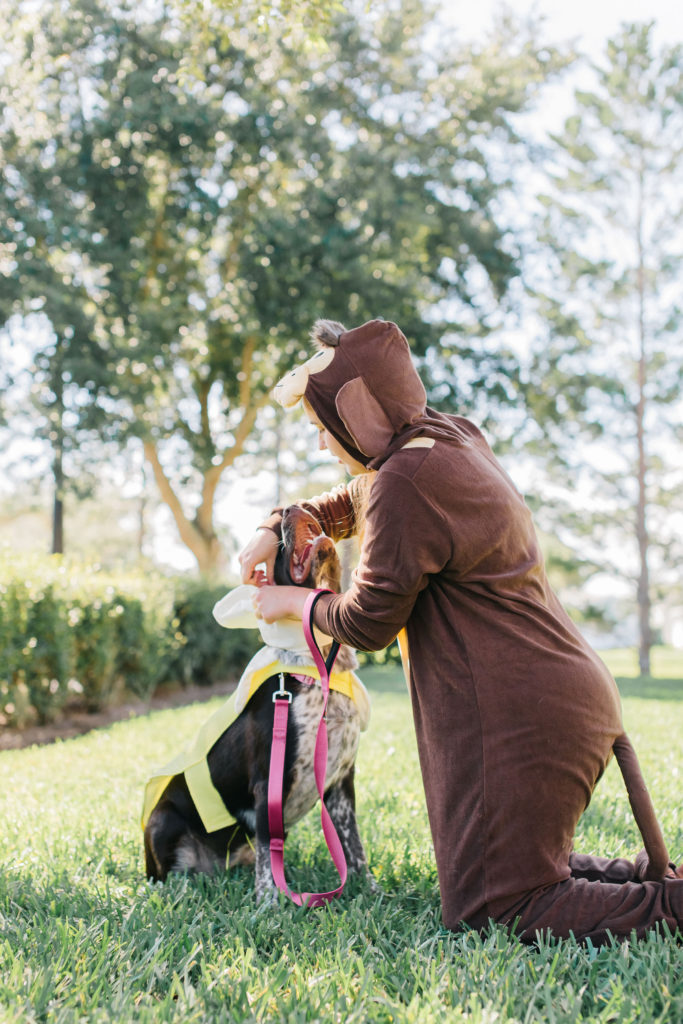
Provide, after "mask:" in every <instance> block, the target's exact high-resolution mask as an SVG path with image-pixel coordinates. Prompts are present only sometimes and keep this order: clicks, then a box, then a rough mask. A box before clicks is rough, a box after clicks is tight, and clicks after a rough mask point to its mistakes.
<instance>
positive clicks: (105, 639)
mask: <svg viewBox="0 0 683 1024" xmlns="http://www.w3.org/2000/svg"><path fill="white" fill-rule="evenodd" d="M224 592H225V588H223V587H209V586H207V585H205V584H202V583H201V582H195V581H188V580H187V579H185V578H181V579H177V578H176V579H172V578H168V577H165V576H162V575H161V574H160V573H154V572H148V571H143V570H142V569H140V570H137V571H127V572H125V573H113V572H103V571H102V570H101V569H100V568H99V567H98V566H97V565H83V564H76V563H73V562H71V561H69V560H68V559H65V558H61V557H58V556H50V557H39V556H35V555H34V556H29V557H19V556H16V555H14V554H13V553H10V552H4V557H3V558H2V560H1V561H0V725H19V726H25V725H28V724H30V723H31V722H34V721H38V722H48V721H50V720H51V719H53V718H55V717H56V716H57V715H59V713H60V712H61V711H62V710H63V709H64V707H65V705H66V703H67V701H73V700H78V701H79V703H81V704H83V705H84V706H85V707H86V708H88V709H89V710H91V711H97V710H100V709H102V708H104V707H107V706H108V705H110V704H112V703H114V702H115V701H117V700H119V699H120V698H121V696H122V695H124V694H125V693H126V692H128V693H131V694H134V695H136V696H138V697H142V698H143V699H146V698H148V697H150V696H151V694H152V693H153V692H154V690H155V689H156V687H157V686H158V685H159V683H161V682H164V683H170V684H175V683H178V684H180V685H183V686H188V685H191V684H199V685H205V686H210V685H212V684H214V683H216V682H223V681H225V680H226V679H228V680H236V679H237V678H238V677H239V675H240V674H241V672H242V670H243V668H244V666H245V664H246V662H247V661H248V660H249V658H250V657H251V656H252V654H253V653H254V652H255V651H256V649H257V648H258V647H259V646H260V640H259V635H258V633H257V632H256V631H255V630H226V629H222V628H221V627H220V626H219V625H218V623H217V622H216V621H215V619H214V618H213V615H212V609H213V606H214V604H215V602H216V601H217V600H218V598H220V597H222V596H223V594H224Z"/></svg>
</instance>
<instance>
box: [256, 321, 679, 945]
mask: <svg viewBox="0 0 683 1024" xmlns="http://www.w3.org/2000/svg"><path fill="white" fill-rule="evenodd" d="M373 338H376V339H377V345H374V344H373ZM394 351H395V352H396V360H395V364H396V365H394V359H393V357H392V353H393V352H394ZM340 353H341V354H342V358H339V354H340ZM377 353H379V354H380V356H381V359H380V361H379V365H378V362H377ZM406 360H407V362H406ZM409 362H410V356H409V350H408V347H407V344H406V342H405V339H404V338H403V335H402V334H401V332H400V331H399V330H398V328H397V327H396V326H395V325H394V324H385V323H384V322H382V321H373V322H371V324H365V325H363V327H362V328H358V329H357V330H356V331H350V332H348V333H347V334H345V335H342V337H341V339H340V345H339V348H338V349H336V354H335V358H334V360H333V361H332V363H331V364H330V365H329V366H328V367H327V368H326V369H325V370H324V371H323V372H322V373H320V374H317V375H315V376H312V377H311V378H310V381H309V384H308V387H307V390H306V398H307V400H308V401H309V402H310V403H311V405H312V406H313V408H314V410H315V412H316V414H317V415H318V417H319V419H320V421H321V422H322V423H323V424H324V425H325V426H327V427H328V428H329V429H333V433H335V435H336V436H338V439H339V440H340V442H341V443H342V444H344V445H345V446H347V445H348V446H350V447H352V448H354V449H356V450H362V446H363V445H365V446H366V450H365V452H364V454H365V456H366V463H367V464H369V465H371V466H372V467H373V468H377V469H378V472H377V473H376V475H375V476H374V479H373V481H372V487H371V490H370V494H369V499H368V502H367V508H366V513H365V517H364V522H363V523H362V524H360V523H358V522H357V515H356V513H357V509H358V505H359V501H358V496H359V493H360V492H361V491H362V489H363V487H364V486H365V484H366V483H367V481H366V480H365V479H364V478H362V477H359V478H355V479H354V480H353V481H352V482H351V483H350V484H348V485H347V486H342V487H340V488H337V489H336V490H335V491H333V492H331V493H329V494H327V495H323V496H322V497H320V498H318V499H313V500H311V501H307V502H302V503H301V504H302V506H303V507H304V508H306V509H307V510H309V511H311V512H312V513H313V514H314V515H315V516H316V517H317V518H318V519H319V521H320V523H321V526H322V527H323V529H324V530H325V532H326V533H328V534H329V535H330V536H331V537H333V539H335V540H339V539H342V538H343V537H347V536H350V535H352V534H354V533H355V532H356V530H357V528H358V527H359V526H362V529H363V543H362V549H361V558H360V563H359V566H358V568H357V570H356V572H355V574H354V579H353V582H352V585H351V587H350V589H349V590H348V591H347V592H346V593H345V594H343V595H324V596H323V597H322V598H320V600H319V601H318V603H317V606H316V613H315V619H316V625H317V626H319V627H320V628H321V629H322V630H323V631H324V632H326V633H327V634H329V635H331V636H333V637H335V639H337V640H339V641H340V642H342V643H346V644H349V645H351V646H353V647H357V648H359V649H361V650H379V649H382V648H384V647H386V646H387V645H388V644H389V643H390V642H391V641H392V640H393V639H394V637H395V636H396V635H397V633H398V632H399V630H400V629H401V628H402V627H403V626H406V628H407V635H408V643H409V651H410V679H411V698H412V704H413V713H414V718H415V727H416V732H417V741H418V749H419V755H420V763H421V768H422V774H423V780H424V787H425V794H426V799H427V809H428V813H429V821H430V825H431V830H432V836H433V841H434V850H435V855H436V863H437V869H438V876H439V885H440V890H441V901H442V909H443V919H444V923H445V924H446V926H447V927H449V928H456V927H458V926H459V925H460V924H461V923H463V922H466V923H469V924H471V925H473V926H475V927H482V926H484V925H485V924H486V922H487V921H488V919H489V918H492V919H494V920H496V921H501V922H505V923H509V924H512V923H513V922H514V921H515V920H517V925H516V927H517V930H518V933H519V934H521V935H522V936H523V937H525V938H529V939H532V938H533V937H534V933H535V931H536V930H546V929H549V930H551V931H552V932H553V933H554V934H555V935H557V936H568V935H570V934H574V935H575V937H576V938H585V937H591V938H592V939H593V940H594V941H602V940H603V939H604V938H605V937H606V935H607V934H608V933H609V932H611V933H612V934H614V935H618V936H619V935H620V936H624V935H628V934H630V932H631V931H632V930H634V929H635V931H636V933H637V934H639V935H641V934H643V933H644V932H645V931H647V930H648V929H649V928H652V927H654V926H655V925H656V924H657V923H658V922H666V923H667V924H668V925H669V926H670V927H671V928H672V929H673V928H675V927H676V925H679V926H680V925H681V924H682V922H683V880H677V879H666V880H665V881H658V882H650V881H648V882H640V881H635V878H636V873H635V869H634V867H633V865H632V864H630V862H628V861H613V862H607V861H603V860H600V859H598V858H579V857H577V855H573V854H572V844H573V838H574V833H575V829H576V825H577V822H578V820H579V817H580V816H581V814H582V813H583V811H584V810H585V808H586V806H587V805H588V803H589V801H590V798H591V794H592V792H593V789H594V788H595V785H596V783H597V782H598V779H599V778H600V776H601V775H602V773H603V771H604V770H605V767H606V765H607V763H608V762H609V760H610V758H611V756H612V748H613V744H614V743H615V741H616V740H617V739H618V738H619V737H620V736H621V735H622V733H623V725H622V720H621V709H620V700H619V695H618V692H617V688H616V685H615V683H614V680H613V679H612V677H611V675H610V674H609V672H608V670H607V668H606V667H605V665H604V664H603V663H602V661H601V660H600V659H599V658H598V656H597V655H596V654H595V653H594V652H593V651H592V650H591V648H590V647H589V646H588V644H587V643H586V642H585V640H584V639H583V638H582V636H581V634H580V633H579V631H578V630H577V628H576V627H575V626H574V624H573V623H572V622H571V620H570V619H569V617H568V615H567V614H566V612H565V611H564V609H563V608H562V606H561V605H560V603H559V601H558V600H557V597H556V596H555V594H554V593H553V591H552V590H551V588H550V586H549V584H548V581H547V578H546V575H545V571H544V567H543V560H542V556H541V552H540V550H539V546H538V542H537V539H536V535H535V531H534V528H533V524H532V521H531V515H530V512H529V509H528V508H527V506H526V505H525V503H524V500H523V498H522V497H521V495H520V494H519V492H518V491H517V490H516V489H515V487H514V486H513V484H512V482H511V480H510V479H509V477H508V476H507V475H506V473H505V472H504V471H503V469H502V467H501V466H500V464H499V463H498V462H497V461H496V459H495V457H494V456H493V454H492V452H491V450H490V448H489V446H488V444H487V443H486V441H485V439H484V437H483V435H482V434H481V432H480V431H479V430H478V428H477V427H475V426H474V425H473V424H472V423H470V422H468V421H467V420H465V419H463V418H462V417H456V416H446V415H444V414H440V413H435V412H433V411H432V410H430V409H428V408H426V407H425V405H424V390H423V389H422V384H421V382H420V381H419V378H418V376H417V374H416V373H415V371H414V369H412V363H410V367H408V363H409ZM394 370H396V372H394ZM358 378H362V379H363V382H364V388H360V386H359V385H354V386H353V394H354V395H355V396H356V399H357V404H355V405H354V404H353V403H348V402H345V401H344V399H343V395H342V401H341V403H340V402H339V401H338V396H339V394H340V392H342V391H343V389H344V386H345V385H346V384H347V383H348V382H349V381H351V380H357V379H358ZM345 393H346V395H347V396H348V395H349V389H347V390H346V392H345ZM368 396H370V397H369V398H368ZM377 404H379V405H380V406H381V407H382V409H383V415H382V418H381V422H380V424H379V426H377V424H375V425H374V426H373V423H371V422H368V419H369V418H370V419H372V418H373V417H375V416H376V406H377ZM340 409H341V411H340ZM420 410H421V411H420ZM387 423H389V424H391V431H392V433H391V434H390V436H389V432H388V428H387ZM420 436H421V437H429V438H432V439H433V441H434V443H433V445H432V447H410V448H407V449H404V448H403V445H404V444H405V443H406V441H407V440H410V439H414V438H415V437H420ZM378 438H381V439H382V442H381V443H382V444H383V445H384V451H377V450H376V447H375V449H374V450H367V449H368V448H370V449H372V448H373V444H374V445H376V444H377V443H378ZM368 439H369V440H368ZM278 518H279V516H278V514H277V512H276V513H275V514H274V516H273V517H272V519H271V520H270V521H269V523H268V524H264V525H270V526H272V527H274V528H277V522H278ZM624 739H625V738H624ZM634 760H635V758H634ZM635 766H636V769H637V762H636V763H635Z"/></svg>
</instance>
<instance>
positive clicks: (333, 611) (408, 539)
mask: <svg viewBox="0 0 683 1024" xmlns="http://www.w3.org/2000/svg"><path fill="white" fill-rule="evenodd" d="M452 550H453V537H452V530H451V529H450V528H449V526H448V524H447V522H446V520H445V518H444V516H443V513H442V512H441V511H440V509H439V508H438V507H436V505H435V504H434V503H433V502H431V501H430V499H429V498H428V497H427V496H425V495H424V494H423V493H422V492H421V491H420V489H419V488H418V487H416V486H415V484H413V482H412V481H411V480H410V479H409V478H407V477H404V476H403V475H401V474H399V473H394V472H385V473H380V475H379V476H378V477H377V480H376V481H375V483H374V485H373V488H372V493H371V495H370V499H369V502H368V509H367V516H366V521H365V535H364V538H363V546H362V550H361V558H360V563H359V565H358V568H357V569H356V572H355V573H354V576H353V580H352V583H351V586H350V588H349V589H348V590H347V591H346V593H344V594H341V595H328V594H323V596H322V597H321V598H319V600H318V602H317V604H316V607H315V624H316V626H318V627H319V628H320V629H321V630H322V631H323V632H325V633H327V635H328V636H332V637H334V639H335V640H338V641H340V643H345V644H349V646H351V647H355V648H357V649H359V650H362V651H379V650H382V649H383V648H385V647H387V646H388V645H389V644H390V643H391V641H392V640H393V639H394V638H395V637H396V636H397V634H398V633H399V631H400V630H401V629H402V628H403V626H405V624H406V622H407V621H408V619H409V617H410V613H411V612H412V610H413V605H414V604H415V601H416V600H417V597H418V595H419V594H420V591H422V590H424V588H425V587H426V586H427V584H428V583H429V580H430V577H432V576H434V575H436V574H438V573H439V572H441V570H442V569H443V568H444V566H446V565H447V564H448V563H449V562H450V560H451V558H452Z"/></svg>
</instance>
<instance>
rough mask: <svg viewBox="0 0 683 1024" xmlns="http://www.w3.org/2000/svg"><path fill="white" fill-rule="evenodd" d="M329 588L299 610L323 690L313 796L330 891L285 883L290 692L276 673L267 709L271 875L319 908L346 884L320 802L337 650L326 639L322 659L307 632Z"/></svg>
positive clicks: (296, 898)
mask: <svg viewBox="0 0 683 1024" xmlns="http://www.w3.org/2000/svg"><path fill="white" fill-rule="evenodd" d="M329 593H332V591H329V590H314V591H313V592H312V593H311V594H310V595H309V596H308V598H307V599H306V604H305V605H304V611H303V615H302V621H303V627H304V636H305V637H306V643H307V644H308V647H309V650H310V652H311V655H312V656H313V661H314V663H315V666H316V668H317V669H318V672H319V673H320V687H321V690H322V694H323V707H322V714H321V716H320V722H319V723H318V732H317V734H316V740H315V752H314V755H313V770H314V774H315V781H316V786H317V789H318V795H319V796H320V821H321V825H322V830H323V835H324V836H325V842H326V843H327V848H328V850H329V851H330V856H331V858H332V861H333V863H334V866H335V867H336V869H337V872H338V874H339V880H340V883H341V884H340V885H339V886H338V888H337V889H333V890H332V891H331V892H304V893H296V892H292V890H291V889H290V888H289V886H288V885H287V880H286V878H285V865H284V845H285V831H284V820H283V808H282V786H283V781H284V770H285V747H286V743H287V720H288V716H289V705H290V704H291V702H292V694H291V693H290V692H289V691H288V690H285V688H284V677H283V675H282V673H281V674H280V689H279V690H278V691H276V692H275V693H274V694H273V703H274V705H275V708H274V713H273V742H272V746H271V750H270V770H269V775H268V829H269V832H270V866H271V871H272V873H273V880H274V882H275V884H276V886H277V887H278V889H279V890H280V891H281V892H284V893H285V895H287V896H288V897H289V898H290V899H291V900H292V901H293V902H294V903H296V905H297V906H299V907H302V906H305V907H320V906H323V905H324V904H325V903H329V902H330V901H331V900H333V899H335V898H336V897H338V896H340V895H341V894H342V892H343V891H344V885H345V884H346V875H347V869H346V857H345V856H344V850H343V849H342V845H341V842H340V840H339V836H338V835H337V830H336V829H335V827H334V824H333V822H332V819H331V818H330V814H329V811H328V810H327V807H326V806H325V800H324V796H325V775H326V773H327V752H328V743H327V701H328V699H329V695H330V672H331V671H332V666H333V665H334V662H335V660H336V657H337V654H338V653H339V647H340V645H339V643H338V642H337V641H336V640H333V641H332V646H331V648H330V652H329V654H328V656H327V658H326V659H325V658H323V655H322V652H321V650H320V648H319V646H318V642H317V640H316V639H315V635H314V632H313V612H314V609H315V605H316V602H317V600H318V598H319V597H320V596H321V594H329Z"/></svg>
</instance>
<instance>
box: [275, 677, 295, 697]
mask: <svg viewBox="0 0 683 1024" xmlns="http://www.w3.org/2000/svg"><path fill="white" fill-rule="evenodd" d="M278 700H286V701H287V703H288V704H291V703H292V695H291V693H290V692H289V690H285V677H284V675H283V674H282V672H281V673H280V689H279V690H276V691H275V693H274V694H273V704H275V703H276V702H277V701H278Z"/></svg>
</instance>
